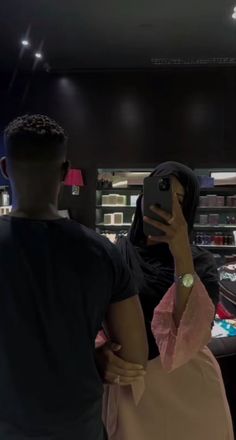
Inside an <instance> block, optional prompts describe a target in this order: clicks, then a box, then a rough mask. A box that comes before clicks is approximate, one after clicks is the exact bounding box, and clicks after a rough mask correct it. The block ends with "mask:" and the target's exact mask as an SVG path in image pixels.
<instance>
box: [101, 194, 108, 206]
mask: <svg viewBox="0 0 236 440" xmlns="http://www.w3.org/2000/svg"><path fill="white" fill-rule="evenodd" d="M107 205H109V197H108V195H103V196H102V206H107Z"/></svg>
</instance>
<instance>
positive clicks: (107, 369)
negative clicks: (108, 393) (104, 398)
mask: <svg viewBox="0 0 236 440" xmlns="http://www.w3.org/2000/svg"><path fill="white" fill-rule="evenodd" d="M120 349H121V347H120V346H119V345H117V344H113V343H111V342H107V343H105V344H104V345H102V346H101V347H99V348H97V349H96V364H97V367H98V369H99V372H100V374H101V377H102V379H103V381H104V382H105V383H107V384H110V385H131V384H132V383H133V382H135V381H136V380H138V379H139V378H140V377H143V376H144V375H145V370H144V368H143V366H142V365H137V364H131V363H129V362H126V361H124V360H123V359H121V358H119V357H118V356H116V355H115V352H118V351H119V350H120Z"/></svg>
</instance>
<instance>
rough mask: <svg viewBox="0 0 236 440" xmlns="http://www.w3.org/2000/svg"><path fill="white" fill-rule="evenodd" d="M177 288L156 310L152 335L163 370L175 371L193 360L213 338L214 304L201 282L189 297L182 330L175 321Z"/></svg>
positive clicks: (173, 289)
mask: <svg viewBox="0 0 236 440" xmlns="http://www.w3.org/2000/svg"><path fill="white" fill-rule="evenodd" d="M175 295H176V285H175V284H173V285H172V286H171V288H170V289H169V290H168V292H167V293H166V295H165V296H164V297H163V299H162V301H161V302H160V304H159V305H158V306H157V308H156V309H155V311H154V316H153V321H152V332H153V335H154V337H155V340H156V343H157V345H158V348H159V351H160V357H161V361H162V365H163V367H164V368H165V369H166V370H168V371H172V370H174V369H176V368H178V367H180V366H182V365H184V364H186V363H187V362H188V361H189V360H190V359H192V358H193V357H194V356H195V355H196V354H197V353H198V352H199V351H200V350H202V349H203V348H204V347H205V346H206V345H207V344H208V342H209V341H210V339H211V324H212V321H213V319H214V315H215V308H214V305H213V303H212V301H211V299H210V298H209V295H208V293H207V290H206V288H205V286H204V285H203V283H202V282H201V281H200V279H198V280H197V282H196V283H195V286H194V287H193V290H192V292H191V294H190V297H189V300H188V303H187V306H186V309H185V311H184V313H183V316H182V319H181V321H180V324H179V327H178V328H177V327H176V325H175V322H174V307H175Z"/></svg>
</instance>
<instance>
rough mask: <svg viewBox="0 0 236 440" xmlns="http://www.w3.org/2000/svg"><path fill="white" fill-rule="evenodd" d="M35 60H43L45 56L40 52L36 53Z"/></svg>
mask: <svg viewBox="0 0 236 440" xmlns="http://www.w3.org/2000/svg"><path fill="white" fill-rule="evenodd" d="M34 56H35V58H38V59H39V60H40V59H42V58H43V55H42V54H41V53H40V52H36V53H35V54H34Z"/></svg>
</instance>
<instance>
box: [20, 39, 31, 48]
mask: <svg viewBox="0 0 236 440" xmlns="http://www.w3.org/2000/svg"><path fill="white" fill-rule="evenodd" d="M21 44H22V46H25V47H27V46H29V41H28V40H22V41H21Z"/></svg>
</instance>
